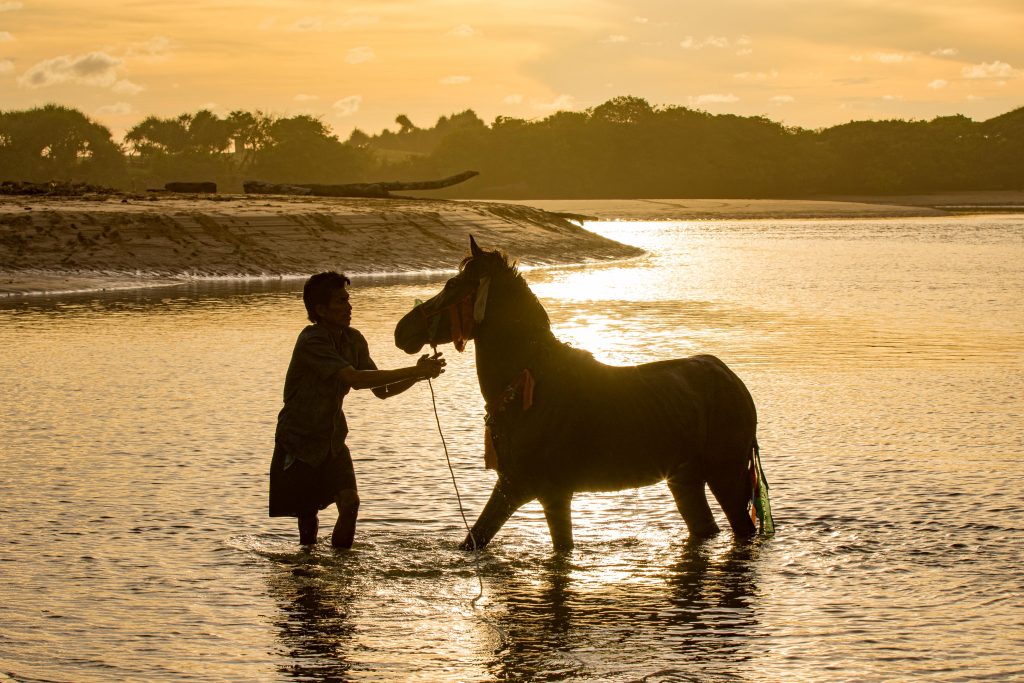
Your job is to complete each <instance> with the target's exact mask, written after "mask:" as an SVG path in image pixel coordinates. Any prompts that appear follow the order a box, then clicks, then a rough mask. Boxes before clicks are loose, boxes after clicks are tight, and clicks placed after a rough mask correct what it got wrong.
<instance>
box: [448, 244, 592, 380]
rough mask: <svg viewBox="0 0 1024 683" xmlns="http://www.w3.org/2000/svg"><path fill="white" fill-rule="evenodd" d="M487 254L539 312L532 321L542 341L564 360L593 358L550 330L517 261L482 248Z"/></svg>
mask: <svg viewBox="0 0 1024 683" xmlns="http://www.w3.org/2000/svg"><path fill="white" fill-rule="evenodd" d="M488 255H489V256H491V258H495V257H497V259H496V260H497V261H498V262H499V265H500V266H501V268H502V269H503V270H504V271H505V274H507V275H508V276H509V277H510V279H511V281H512V283H513V284H514V286H515V287H516V289H518V290H519V296H520V297H521V298H523V299H524V300H525V301H526V302H528V304H530V308H532V309H533V310H536V311H539V312H540V314H539V315H538V316H536V320H535V321H534V322H535V323H536V326H537V329H538V330H540V331H541V333H542V335H543V337H544V339H543V341H544V342H546V343H547V344H549V345H550V347H551V348H552V350H554V351H555V352H556V353H559V354H564V355H565V356H566V360H578V361H588V360H593V358H594V356H593V354H591V353H590V351H587V350H586V349H578V348H576V347H574V346H572V345H570V344H568V343H567V342H563V341H562V340H560V339H559V338H558V337H556V336H555V335H554V333H553V332H552V331H551V319H550V318H549V317H548V312H547V310H546V309H545V308H544V305H543V304H542V303H541V302H540V299H538V298H537V295H536V294H534V293H533V290H532V289H530V285H529V284H528V283H527V282H526V279H525V278H524V277H523V276H522V274H521V273H520V272H519V263H518V261H513V260H511V259H510V258H509V256H508V254H506V253H505V252H500V251H497V250H494V251H487V250H484V256H488ZM473 258H474V257H473V256H467V257H466V258H464V259H462V262H461V263H460V264H459V272H460V273H461V272H462V271H463V270H464V269H465V267H466V265H467V264H468V263H469V262H470V261H471V260H472V259H473Z"/></svg>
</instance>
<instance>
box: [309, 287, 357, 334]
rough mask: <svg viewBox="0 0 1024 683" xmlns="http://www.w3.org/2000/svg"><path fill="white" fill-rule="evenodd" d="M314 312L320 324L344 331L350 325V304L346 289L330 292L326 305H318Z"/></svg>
mask: <svg viewBox="0 0 1024 683" xmlns="http://www.w3.org/2000/svg"><path fill="white" fill-rule="evenodd" d="M316 312H317V314H319V316H320V322H322V323H324V324H325V325H327V326H328V327H331V328H334V329H344V328H346V327H348V326H349V325H351V324H352V304H351V303H350V302H349V297H348V289H346V288H344V287H343V288H341V289H336V290H334V291H333V292H331V298H330V299H329V300H328V302H327V305H326V306H325V305H323V304H319V305H318V306H317V307H316Z"/></svg>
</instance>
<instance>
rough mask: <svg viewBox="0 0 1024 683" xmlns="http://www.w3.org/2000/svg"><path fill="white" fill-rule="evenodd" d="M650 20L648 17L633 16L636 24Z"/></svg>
mask: <svg viewBox="0 0 1024 683" xmlns="http://www.w3.org/2000/svg"><path fill="white" fill-rule="evenodd" d="M648 21H650V20H649V19H648V18H647V17H633V23H634V24H646V23H647V22H648Z"/></svg>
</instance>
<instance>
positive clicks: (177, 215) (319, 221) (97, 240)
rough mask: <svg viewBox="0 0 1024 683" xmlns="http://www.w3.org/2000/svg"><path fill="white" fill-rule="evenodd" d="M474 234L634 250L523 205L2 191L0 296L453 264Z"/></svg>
mask: <svg viewBox="0 0 1024 683" xmlns="http://www.w3.org/2000/svg"><path fill="white" fill-rule="evenodd" d="M470 233H472V234H473V235H474V236H475V237H476V238H477V240H478V241H479V242H480V244H481V245H483V246H489V247H498V248H501V249H505V250H507V251H509V252H511V253H513V254H514V255H515V256H516V257H517V258H518V259H520V260H521V261H522V262H524V263H527V264H533V265H540V264H551V263H561V262H578V261H585V260H610V259H621V258H626V257H630V256H636V255H638V254H640V253H642V252H641V251H640V250H638V249H635V248H633V247H629V246H626V245H622V244H619V243H617V242H614V241H611V240H608V239H606V238H603V237H600V236H598V235H595V234H593V233H591V232H588V231H586V230H584V229H582V228H580V227H579V225H577V224H575V223H573V222H570V221H568V220H565V219H564V218H561V217H559V216H556V215H554V214H551V213H547V212H544V211H541V210H539V209H535V208H532V207H529V206H513V205H507V204H498V203H490V202H471V201H446V200H433V199H330V198H306V197H266V196H252V197H250V196H223V195H215V196H206V197H204V196H195V197H159V198H153V199H148V198H145V197H121V196H115V197H95V198H53V197H48V198H47V197H3V198H0V296H3V295H8V296H9V295H18V294H27V293H40V292H67V291H83V290H94V289H113V288H123V287H139V286H153V285H159V284H168V283H175V282H181V281H182V280H187V279H189V278H197V277H232V276H250V277H273V276H281V275H302V274H308V273H313V272H317V271H320V270H327V269H338V270H344V271H345V272H347V273H350V274H356V275H358V274H363V273H394V272H409V271H422V270H432V269H444V268H451V267H453V266H454V265H455V264H457V263H458V261H459V260H460V259H461V258H462V257H463V256H464V255H465V254H466V251H467V246H468V236H469V234H470Z"/></svg>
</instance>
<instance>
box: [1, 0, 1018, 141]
mask: <svg viewBox="0 0 1024 683" xmlns="http://www.w3.org/2000/svg"><path fill="white" fill-rule="evenodd" d="M1022 36H1024V0H928V1H927V2H925V1H924V0H824V1H823V0H715V1H713V2H712V1H702V2H696V0H509V1H504V2H503V1H500V0H395V1H389V0H384V1H377V2H362V3H360V2H346V1H334V2H331V1H328V0H295V1H293V2H284V1H279V0H245V1H242V0H239V1H237V2H232V1H216V2H200V1H198V0H175V1H174V2H168V1H165V0H136V1H134V2H130V1H129V2H111V1H109V0H80V1H77V2H72V1H70V0H51V1H48V2H43V1H37V0H0V110H9V109H23V108H28V107H32V106H37V105H42V104H46V103H50V102H54V103H58V104H64V105H68V106H72V107H76V108H78V109H81V110H82V111H84V112H85V113H86V114H88V115H90V116H92V117H93V118H95V119H97V120H99V121H101V122H102V123H105V124H106V125H108V126H110V127H111V128H112V130H113V131H114V132H115V135H120V134H121V133H123V132H124V131H125V130H126V129H127V128H129V127H131V126H132V125H134V124H135V123H137V122H138V121H140V120H141V119H142V118H144V117H145V116H147V115H149V114H156V115H158V116H174V115H177V114H180V113H183V112H194V111H197V110H198V109H201V108H209V109H212V110H213V111H214V112H216V113H218V114H221V115H224V114H227V113H228V112H229V111H231V110H234V109H246V110H255V109H259V110H262V111H264V112H268V113H272V114H278V115H291V114H296V113H309V114H314V115H318V116H321V117H322V118H323V120H324V121H326V122H327V123H328V124H329V125H330V126H331V127H332V128H333V129H334V130H335V131H336V132H337V133H338V134H339V135H340V136H341V137H342V138H344V137H347V136H348V134H349V132H350V131H351V130H352V128H354V127H359V128H362V129H363V130H364V131H366V132H370V133H374V132H378V131H380V130H381V129H382V128H385V127H391V128H392V129H397V127H396V126H395V125H394V119H395V116H396V115H398V114H406V115H408V116H409V117H410V118H411V119H412V121H413V123H415V124H417V125H421V126H429V125H432V124H433V123H434V121H436V119H437V117H438V116H440V115H443V114H450V113H453V112H456V111H462V110H464V109H467V108H470V109H473V110H475V111H476V112H477V114H479V115H480V117H481V118H483V119H484V120H485V121H488V122H490V121H491V120H493V119H494V117H495V116H498V115H505V116H516V117H521V118H527V119H532V118H536V117H543V116H545V115H547V114H549V113H551V112H552V111H555V110H557V109H577V110H579V109H585V108H587V107H591V106H594V105H596V104H600V103H601V102H604V101H605V100H607V99H609V98H611V97H614V96H616V95H637V96H640V97H644V98H646V99H647V100H648V101H650V102H651V103H653V104H673V105H683V106H690V107H694V108H699V109H704V110H707V111H710V112H713V113H734V114H741V115H764V116H767V117H769V118H771V119H774V120H778V121H783V122H785V123H787V124H789V125H798V126H804V127H809V128H818V127H823V126H829V125H833V124H836V123H842V122H846V121H849V120H859V119H882V118H904V119H911V118H914V119H930V118H932V117H935V116H941V115H947V114H956V113H962V114H966V115H967V116H969V117H971V118H973V119H975V120H983V119H986V118H990V117H992V116H996V115H998V114H1001V113H1003V112H1006V111H1009V110H1011V109H1014V108H1016V107H1020V106H1022V105H1024V38H1022Z"/></svg>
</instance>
